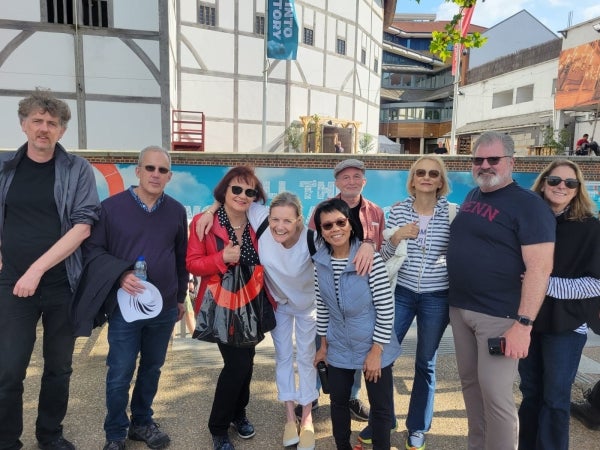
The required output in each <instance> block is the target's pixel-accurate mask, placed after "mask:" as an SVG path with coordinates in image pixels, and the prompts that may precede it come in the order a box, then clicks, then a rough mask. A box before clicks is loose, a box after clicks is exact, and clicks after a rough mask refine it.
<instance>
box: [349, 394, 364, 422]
mask: <svg viewBox="0 0 600 450" xmlns="http://www.w3.org/2000/svg"><path fill="white" fill-rule="evenodd" d="M348 406H349V407H350V415H351V416H352V418H353V419H355V420H358V421H360V422H366V421H367V420H369V408H367V407H366V406H365V404H364V403H363V402H361V401H360V399H358V398H352V399H350V402H349V403H348Z"/></svg>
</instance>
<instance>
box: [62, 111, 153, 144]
mask: <svg viewBox="0 0 600 450" xmlns="http://www.w3.org/2000/svg"><path fill="white" fill-rule="evenodd" d="M86 119H87V123H86V126H87V129H88V136H87V148H88V149H94V150H104V149H106V150H141V149H142V148H144V147H147V146H148V145H162V132H161V123H160V105H147V104H131V103H117V102H93V101H88V102H86ZM71 132H72V131H71Z"/></svg>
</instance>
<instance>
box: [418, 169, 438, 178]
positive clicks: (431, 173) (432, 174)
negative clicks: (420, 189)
mask: <svg viewBox="0 0 600 450" xmlns="http://www.w3.org/2000/svg"><path fill="white" fill-rule="evenodd" d="M415 175H416V176H417V177H419V178H423V177H424V176H425V175H429V178H437V177H439V176H440V171H439V170H430V171H429V172H427V171H426V170H425V169H417V170H415Z"/></svg>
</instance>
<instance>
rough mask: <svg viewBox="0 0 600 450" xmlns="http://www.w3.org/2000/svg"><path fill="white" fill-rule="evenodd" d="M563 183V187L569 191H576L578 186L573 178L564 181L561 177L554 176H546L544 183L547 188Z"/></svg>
mask: <svg viewBox="0 0 600 450" xmlns="http://www.w3.org/2000/svg"><path fill="white" fill-rule="evenodd" d="M563 181H564V182H565V186H566V187H567V188H569V189H577V187H578V186H579V181H577V180H576V179H575V178H565V179H564V180H563V179H562V178H561V177H557V176H555V175H548V176H547V177H546V183H548V186H558V185H559V184H560V183H562V182H563Z"/></svg>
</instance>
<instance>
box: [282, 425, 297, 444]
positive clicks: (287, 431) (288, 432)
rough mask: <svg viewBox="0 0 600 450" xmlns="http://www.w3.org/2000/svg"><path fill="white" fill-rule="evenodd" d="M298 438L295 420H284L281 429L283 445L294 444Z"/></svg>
mask: <svg viewBox="0 0 600 450" xmlns="http://www.w3.org/2000/svg"><path fill="white" fill-rule="evenodd" d="M299 440H300V437H299V436H298V425H296V422H295V421H294V422H286V424H285V428H284V429H283V446H284V447H289V446H290V445H296V444H297V443H298V441H299Z"/></svg>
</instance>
